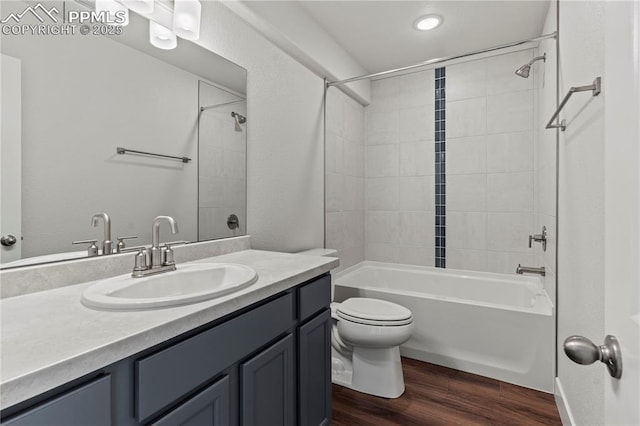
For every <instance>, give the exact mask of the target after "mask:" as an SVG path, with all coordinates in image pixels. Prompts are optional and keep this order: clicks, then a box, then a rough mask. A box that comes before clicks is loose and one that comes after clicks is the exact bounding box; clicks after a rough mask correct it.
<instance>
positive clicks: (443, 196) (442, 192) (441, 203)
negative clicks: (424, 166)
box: [434, 67, 447, 268]
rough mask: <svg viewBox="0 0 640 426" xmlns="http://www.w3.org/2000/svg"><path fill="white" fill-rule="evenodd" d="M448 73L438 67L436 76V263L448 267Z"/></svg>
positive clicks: (437, 266) (439, 266) (441, 266)
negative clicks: (446, 132)
mask: <svg viewBox="0 0 640 426" xmlns="http://www.w3.org/2000/svg"><path fill="white" fill-rule="evenodd" d="M446 117H447V113H446V73H445V68H444V67H442V68H437V69H436V77H435V144H434V146H435V175H436V187H435V206H436V228H435V247H436V249H435V265H436V268H446V267H447V256H446V253H447V251H446V250H447V244H446V242H447V241H446V239H447V233H446V224H447V215H446V213H447V183H446V175H447V169H446V138H445V131H446Z"/></svg>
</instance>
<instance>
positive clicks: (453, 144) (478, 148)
mask: <svg viewBox="0 0 640 426" xmlns="http://www.w3.org/2000/svg"><path fill="white" fill-rule="evenodd" d="M446 145H447V146H446V151H447V153H446V159H447V164H446V169H447V174H448V175H449V174H459V173H484V172H485V171H486V169H487V165H486V161H487V142H486V139H485V136H484V135H483V136H473V137H466V138H451V139H447V144H446Z"/></svg>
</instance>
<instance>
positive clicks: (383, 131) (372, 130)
mask: <svg viewBox="0 0 640 426" xmlns="http://www.w3.org/2000/svg"><path fill="white" fill-rule="evenodd" d="M399 126H400V112H399V110H397V109H396V110H393V111H382V112H376V111H374V110H372V111H368V112H367V144H368V145H381V144H389V143H398V130H399Z"/></svg>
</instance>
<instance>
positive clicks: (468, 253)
mask: <svg viewBox="0 0 640 426" xmlns="http://www.w3.org/2000/svg"><path fill="white" fill-rule="evenodd" d="M447 269H464V270H467V271H486V270H487V252H486V250H469V249H456V248H448V247H447Z"/></svg>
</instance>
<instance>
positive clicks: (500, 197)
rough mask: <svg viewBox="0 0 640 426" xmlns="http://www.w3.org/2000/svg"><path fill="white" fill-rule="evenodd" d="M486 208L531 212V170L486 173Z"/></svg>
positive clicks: (501, 210)
mask: <svg viewBox="0 0 640 426" xmlns="http://www.w3.org/2000/svg"><path fill="white" fill-rule="evenodd" d="M487 210H488V211H498V212H533V172H520V173H490V174H488V175H487Z"/></svg>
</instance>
